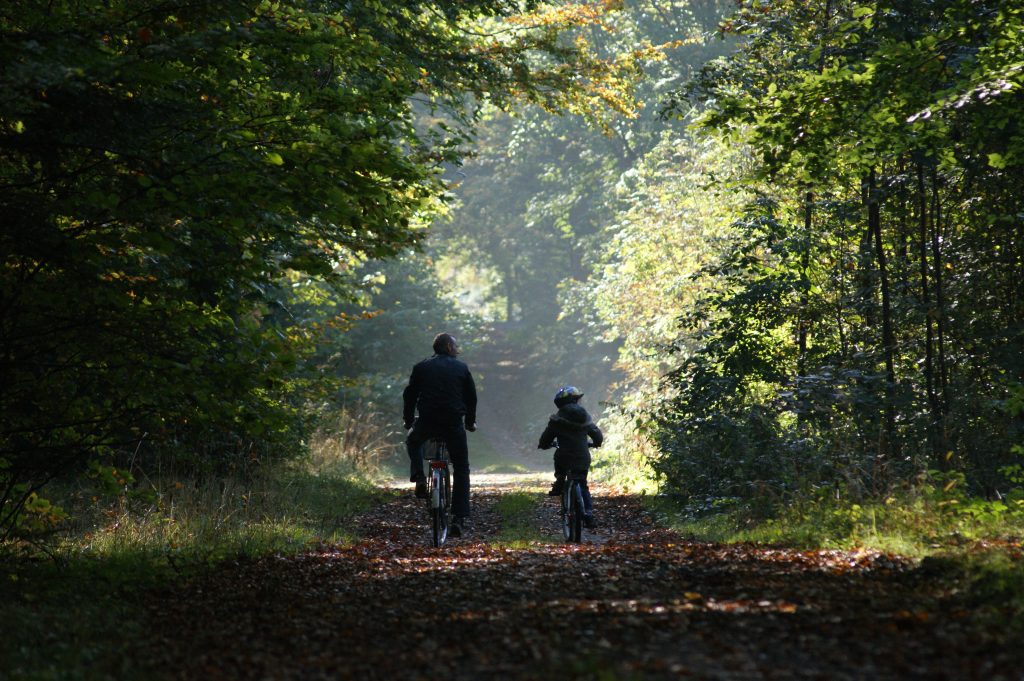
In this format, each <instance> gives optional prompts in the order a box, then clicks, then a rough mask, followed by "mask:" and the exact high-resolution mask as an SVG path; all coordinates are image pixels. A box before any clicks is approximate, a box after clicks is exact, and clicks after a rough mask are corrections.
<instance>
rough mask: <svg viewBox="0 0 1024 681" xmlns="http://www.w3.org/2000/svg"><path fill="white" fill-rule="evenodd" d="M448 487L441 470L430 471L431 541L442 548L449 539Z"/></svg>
mask: <svg viewBox="0 0 1024 681" xmlns="http://www.w3.org/2000/svg"><path fill="white" fill-rule="evenodd" d="M447 488H448V485H447V484H446V483H445V476H444V474H443V473H442V471H441V470H440V469H437V468H435V469H433V470H432V471H430V526H431V535H430V540H431V543H432V544H433V545H434V546H441V545H443V544H444V542H445V540H447V539H448V497H449V492H448V489H447Z"/></svg>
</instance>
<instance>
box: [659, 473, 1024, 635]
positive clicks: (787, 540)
mask: <svg viewBox="0 0 1024 681" xmlns="http://www.w3.org/2000/svg"><path fill="white" fill-rule="evenodd" d="M649 508H650V510H651V511H652V513H653V514H654V515H655V517H657V518H658V519H659V521H660V522H661V523H662V524H664V525H666V526H668V527H671V528H672V529H674V530H676V531H678V532H679V533H680V534H682V535H684V536H686V537H689V538H691V539H695V540H698V541H708V542H724V543H737V542H754V543H763V544H772V545H781V546H789V547H795V548H802V549H820V548H824V549H848V550H850V549H869V550H876V551H882V552H887V553H895V554H900V555H902V556H905V557H908V558H912V559H916V560H917V561H918V562H917V565H918V567H917V569H918V570H919V571H920V574H921V576H922V577H924V578H926V579H927V580H928V581H929V583H930V584H931V585H932V586H933V587H934V588H936V589H938V590H939V591H944V592H945V593H946V594H948V595H949V599H950V604H951V605H952V606H955V607H961V608H964V609H965V610H968V611H972V612H980V613H981V615H982V616H983V617H985V618H986V619H988V620H990V621H991V622H993V623H994V624H995V625H997V627H999V628H1001V629H1003V630H1004V631H1005V632H1006V634H1007V635H1008V636H1017V635H1022V634H1024V515H1022V514H1020V513H1015V512H1013V511H1012V508H1011V507H1009V506H1007V504H1005V503H1003V502H999V501H997V502H991V501H985V500H978V499H971V498H968V497H965V496H963V495H958V496H956V497H950V496H943V495H939V494H931V493H929V491H928V490H925V492H924V493H920V494H915V495H912V496H908V497H906V498H903V499H896V498H889V499H885V500H882V501H877V502H871V503H865V504H863V505H861V504H853V503H846V504H843V503H840V502H837V501H834V500H807V501H802V502H796V503H792V504H790V505H788V506H785V507H782V508H779V507H776V508H774V513H773V514H771V515H768V514H764V513H763V512H762V513H759V514H754V513H752V512H751V510H750V508H749V507H744V506H741V505H739V504H728V505H727V504H721V503H718V504H715V503H712V504H704V505H702V506H701V507H700V508H697V507H695V505H693V504H686V503H680V501H679V500H677V499H672V498H666V497H654V498H652V499H651V501H650V502H649Z"/></svg>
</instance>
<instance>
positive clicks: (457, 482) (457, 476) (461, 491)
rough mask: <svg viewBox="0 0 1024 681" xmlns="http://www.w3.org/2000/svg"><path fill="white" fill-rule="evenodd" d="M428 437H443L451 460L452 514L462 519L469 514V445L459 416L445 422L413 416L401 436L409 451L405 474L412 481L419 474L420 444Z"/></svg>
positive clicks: (420, 461)
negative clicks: (407, 474)
mask: <svg viewBox="0 0 1024 681" xmlns="http://www.w3.org/2000/svg"><path fill="white" fill-rule="evenodd" d="M432 437H439V438H442V439H443V440H444V443H445V444H446V445H447V446H448V456H449V457H450V458H451V460H452V468H453V469H454V470H453V475H452V478H453V480H452V515H453V516H455V517H456V518H466V517H468V516H469V447H468V445H467V444H466V427H465V426H464V425H463V424H462V417H461V416H460V417H459V418H458V419H457V420H455V421H448V422H444V421H441V422H438V421H429V420H427V419H424V418H422V417H421V418H418V419H416V424H415V425H414V426H413V427H412V430H411V431H409V436H408V437H407V438H405V447H406V450H407V451H408V453H409V469H410V475H409V477H410V479H412V480H415V479H416V478H417V477H419V476H420V475H423V456H422V448H423V443H424V442H426V441H427V440H429V439H430V438H432Z"/></svg>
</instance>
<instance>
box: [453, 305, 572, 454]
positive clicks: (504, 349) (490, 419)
mask: <svg viewBox="0 0 1024 681" xmlns="http://www.w3.org/2000/svg"><path fill="white" fill-rule="evenodd" d="M505 326H506V325H503V324H495V325H493V326H491V327H489V328H488V329H486V331H485V332H484V338H485V339H486V340H483V341H482V342H479V343H477V344H476V345H474V346H473V349H472V350H470V351H467V352H466V354H465V355H463V356H462V357H461V359H463V360H465V361H466V362H467V364H468V365H469V368H470V371H472V373H473V376H474V378H475V381H476V383H477V390H478V396H479V403H478V408H477V425H478V429H477V431H476V432H475V433H472V434H470V435H469V451H470V464H471V466H472V467H473V470H474V472H476V471H484V472H506V473H510V472H515V471H519V472H526V471H530V472H541V471H548V472H549V474H550V471H551V468H552V463H551V453H550V452H541V451H539V450H538V449H537V440H538V439H539V438H540V434H541V432H542V431H543V430H544V426H545V425H546V423H547V417H548V415H549V414H550V413H551V412H553V411H554V405H553V404H552V403H551V402H550V399H549V398H548V396H547V395H535V394H531V393H532V391H531V388H530V384H531V380H530V378H531V376H532V374H533V369H532V367H531V366H530V359H529V357H528V353H527V352H526V351H525V349H524V348H521V347H518V346H517V345H516V344H515V342H514V341H512V340H510V339H509V334H508V332H507V331H506V330H505V328H504V327H505Z"/></svg>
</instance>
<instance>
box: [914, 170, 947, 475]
mask: <svg viewBox="0 0 1024 681" xmlns="http://www.w3.org/2000/svg"><path fill="white" fill-rule="evenodd" d="M917 196H918V199H919V201H920V206H919V208H918V212H919V215H918V245H919V247H920V255H919V260H920V265H921V306H922V307H923V308H924V312H925V315H924V380H925V386H926V388H925V389H926V391H927V395H928V411H929V414H930V415H931V417H930V420H929V424H928V443H929V448H930V449H931V454H932V458H933V460H934V461H935V462H936V463H939V464H941V462H942V452H941V451H940V450H939V438H938V433H937V432H936V429H937V428H938V425H939V422H940V420H941V415H940V413H939V400H938V396H937V395H936V393H935V367H934V364H935V358H934V357H933V355H934V343H935V341H934V338H933V333H932V316H933V310H932V297H931V292H930V291H929V284H928V195H927V193H926V192H925V186H924V166H922V165H921V164H920V163H918V164H917Z"/></svg>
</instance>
